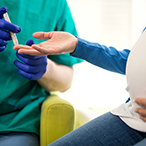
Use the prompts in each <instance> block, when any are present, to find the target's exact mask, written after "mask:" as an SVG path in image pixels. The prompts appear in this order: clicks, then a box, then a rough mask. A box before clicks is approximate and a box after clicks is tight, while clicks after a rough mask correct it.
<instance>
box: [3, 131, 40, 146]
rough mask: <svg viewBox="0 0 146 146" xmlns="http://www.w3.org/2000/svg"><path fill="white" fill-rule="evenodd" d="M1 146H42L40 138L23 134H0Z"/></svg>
mask: <svg viewBox="0 0 146 146" xmlns="http://www.w3.org/2000/svg"><path fill="white" fill-rule="evenodd" d="M0 146H40V142H39V136H38V135H36V134H32V133H22V132H11V133H5V134H0Z"/></svg>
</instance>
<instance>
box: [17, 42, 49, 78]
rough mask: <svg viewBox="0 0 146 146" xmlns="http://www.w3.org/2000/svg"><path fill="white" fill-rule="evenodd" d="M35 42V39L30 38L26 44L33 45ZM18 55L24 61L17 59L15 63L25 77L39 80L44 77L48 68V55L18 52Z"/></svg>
mask: <svg viewBox="0 0 146 146" xmlns="http://www.w3.org/2000/svg"><path fill="white" fill-rule="evenodd" d="M32 44H34V42H33V40H28V41H27V43H26V45H29V46H31V45H32ZM16 55H17V57H18V58H19V59H20V60H21V61H22V62H20V61H18V60H15V61H14V64H15V65H16V66H17V67H18V69H17V71H18V73H19V74H20V75H22V76H23V77H25V78H27V79H29V80H39V79H40V78H42V76H43V75H44V73H45V72H46V68H47V56H40V57H38V56H30V55H25V54H19V53H18V51H17V52H16Z"/></svg>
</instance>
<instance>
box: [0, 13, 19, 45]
mask: <svg viewBox="0 0 146 146" xmlns="http://www.w3.org/2000/svg"><path fill="white" fill-rule="evenodd" d="M3 16H4V19H5V20H6V21H8V22H10V23H11V21H10V18H9V15H8V13H4V14H3ZM10 35H11V38H12V41H13V43H14V45H18V40H17V36H16V34H15V33H13V32H11V31H10Z"/></svg>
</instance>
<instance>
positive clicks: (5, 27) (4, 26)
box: [0, 7, 21, 52]
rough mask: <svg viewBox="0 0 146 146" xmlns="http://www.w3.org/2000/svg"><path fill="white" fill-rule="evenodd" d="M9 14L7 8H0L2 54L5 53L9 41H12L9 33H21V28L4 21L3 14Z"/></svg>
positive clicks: (0, 49)
mask: <svg viewBox="0 0 146 146" xmlns="http://www.w3.org/2000/svg"><path fill="white" fill-rule="evenodd" d="M6 12H7V8H5V7H1V8H0V52H2V51H4V49H5V48H6V45H7V44H8V40H11V36H10V33H9V32H8V31H11V32H14V33H18V32H20V31H21V29H20V27H19V26H17V25H14V24H12V23H9V22H7V21H5V20H4V19H3V14H4V13H6Z"/></svg>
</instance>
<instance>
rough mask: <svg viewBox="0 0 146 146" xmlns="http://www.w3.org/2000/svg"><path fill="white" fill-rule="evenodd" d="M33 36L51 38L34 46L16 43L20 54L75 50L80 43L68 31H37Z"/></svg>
mask: <svg viewBox="0 0 146 146" xmlns="http://www.w3.org/2000/svg"><path fill="white" fill-rule="evenodd" d="M33 37H35V38H37V39H49V40H47V41H44V42H42V43H40V44H37V45H32V46H26V45H16V46H14V49H15V50H18V53H20V54H27V55H34V56H46V55H55V54H62V53H71V52H74V51H75V49H76V46H77V43H78V39H77V38H76V37H75V36H73V35H72V34H70V33H67V32H59V31H56V32H55V31H54V32H48V33H45V32H36V33H34V34H33Z"/></svg>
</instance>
